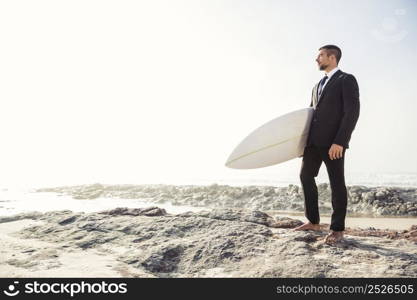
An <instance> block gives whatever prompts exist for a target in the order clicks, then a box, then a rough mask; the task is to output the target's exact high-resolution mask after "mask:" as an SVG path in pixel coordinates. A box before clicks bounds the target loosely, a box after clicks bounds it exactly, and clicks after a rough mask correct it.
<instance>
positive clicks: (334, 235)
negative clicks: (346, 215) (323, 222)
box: [324, 230, 343, 245]
mask: <svg viewBox="0 0 417 300" xmlns="http://www.w3.org/2000/svg"><path fill="white" fill-rule="evenodd" d="M341 240H343V231H333V230H332V231H331V232H330V233H329V234H328V235H327V236H326V238H325V240H324V242H325V243H326V244H329V245H334V244H335V243H337V242H340V241H341Z"/></svg>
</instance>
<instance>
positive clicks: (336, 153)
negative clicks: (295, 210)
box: [294, 45, 360, 244]
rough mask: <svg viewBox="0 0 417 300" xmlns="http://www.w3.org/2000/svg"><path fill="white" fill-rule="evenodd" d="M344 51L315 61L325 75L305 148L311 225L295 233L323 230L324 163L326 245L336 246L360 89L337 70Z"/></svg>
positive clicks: (326, 52)
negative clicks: (319, 180)
mask: <svg viewBox="0 0 417 300" xmlns="http://www.w3.org/2000/svg"><path fill="white" fill-rule="evenodd" d="M341 57H342V51H341V50H340V48H339V47H337V46H335V45H326V46H323V47H321V48H320V49H319V53H318V56H317V58H316V62H317V64H318V67H319V69H320V70H322V71H324V72H325V76H324V78H323V79H322V80H320V82H319V83H317V84H316V85H315V86H314V88H313V92H312V97H311V104H310V107H313V108H314V112H313V118H312V121H311V126H310V132H309V135H308V138H307V145H306V147H305V148H304V154H303V161H302V166H301V171H300V180H301V185H302V188H303V192H304V200H305V202H304V205H305V215H306V218H307V219H308V222H307V223H305V224H303V225H301V226H299V227H297V228H295V229H294V230H320V225H319V223H320V215H319V207H318V192H317V186H316V182H315V180H314V177H316V176H317V175H318V173H319V169H320V166H321V164H322V162H324V163H325V165H326V168H327V173H328V175H329V181H330V187H331V191H332V208H333V213H332V217H331V224H330V233H329V234H328V235H327V236H326V239H325V242H326V243H328V244H334V243H336V242H338V241H340V240H342V239H343V231H344V230H345V217H346V207H347V190H346V185H345V175H344V155H345V152H346V149H347V148H349V141H350V138H351V135H352V131H353V130H354V128H355V125H356V122H357V120H358V118H359V107H360V105H359V87H358V83H357V82H356V79H355V77H354V76H353V75H351V74H348V73H345V72H342V71H341V70H340V69H339V68H338V64H339V61H340V58H341Z"/></svg>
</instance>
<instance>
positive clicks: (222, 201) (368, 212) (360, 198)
mask: <svg viewBox="0 0 417 300" xmlns="http://www.w3.org/2000/svg"><path fill="white" fill-rule="evenodd" d="M347 190H348V213H349V214H351V215H358V216H417V189H416V188H401V187H366V186H348V187H347ZM37 191H38V192H55V193H60V194H65V195H71V196H72V197H73V198H75V199H80V200H82V199H95V198H99V197H115V198H127V199H144V200H147V201H149V203H150V204H156V205H157V204H160V203H172V204H173V205H188V206H195V207H208V208H246V209H258V210H263V211H269V210H279V211H301V212H302V211H304V196H303V191H302V188H301V187H300V186H297V185H289V186H288V187H273V186H242V187H234V186H228V185H218V184H212V185H208V186H194V185H184V186H176V185H162V184H156V185H103V184H92V185H80V186H64V187H55V188H43V189H38V190H37ZM318 192H319V202H320V203H319V206H320V213H330V212H331V200H330V199H331V190H330V186H329V185H328V184H327V183H322V184H319V185H318Z"/></svg>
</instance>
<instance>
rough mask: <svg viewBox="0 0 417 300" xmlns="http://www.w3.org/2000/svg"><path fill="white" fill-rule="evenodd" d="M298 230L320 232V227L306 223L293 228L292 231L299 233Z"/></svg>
mask: <svg viewBox="0 0 417 300" xmlns="http://www.w3.org/2000/svg"><path fill="white" fill-rule="evenodd" d="M299 230H320V225H319V224H313V223H310V222H308V223H304V224H303V225H300V226H298V227H295V228H293V231H299Z"/></svg>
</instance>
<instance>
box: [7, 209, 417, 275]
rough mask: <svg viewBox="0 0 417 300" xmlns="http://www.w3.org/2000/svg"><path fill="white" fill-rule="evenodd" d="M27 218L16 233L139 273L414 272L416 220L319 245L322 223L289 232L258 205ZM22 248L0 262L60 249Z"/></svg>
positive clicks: (287, 221)
mask: <svg viewBox="0 0 417 300" xmlns="http://www.w3.org/2000/svg"><path fill="white" fill-rule="evenodd" d="M27 217H28V218H34V217H35V215H27ZM13 219H14V218H13V217H11V218H10V220H13ZM35 219H38V220H43V221H44V222H42V224H41V225H38V226H34V227H30V228H26V229H23V230H21V231H20V232H18V233H16V236H18V237H20V238H30V239H38V240H41V241H45V242H53V243H55V244H56V245H57V249H58V250H59V251H71V250H74V249H88V251H102V252H103V253H106V255H108V256H109V255H110V253H111V252H112V251H114V254H113V255H114V257H115V260H117V262H116V261H114V263H111V264H112V265H119V268H125V269H127V268H133V269H134V270H137V273H138V274H143V276H146V277H210V276H213V274H215V275H214V276H217V277H225V276H226V277H277V276H278V277H297V278H298V277H312V278H316V277H415V276H416V271H417V270H416V267H415V266H416V265H417V247H415V246H416V242H417V240H416V239H417V236H416V232H417V225H413V226H412V227H411V228H410V229H409V230H405V231H401V232H397V231H393V230H377V229H372V228H369V229H365V230H363V229H351V228H347V229H346V232H345V233H346V235H345V240H344V241H342V242H340V243H338V244H336V245H335V246H330V245H327V244H324V243H323V239H324V238H325V236H326V234H327V230H326V228H323V230H322V231H297V232H295V231H291V230H288V229H287V228H291V227H295V226H297V225H299V224H300V221H298V220H292V219H291V218H282V217H275V218H273V217H271V216H270V215H268V214H267V213H265V212H263V211H259V210H247V209H230V208H226V209H220V208H218V209H216V210H213V211H200V212H186V213H182V214H176V215H172V214H166V213H165V212H164V211H163V210H162V209H159V208H158V207H155V206H153V207H148V208H146V209H139V208H138V209H136V208H129V209H128V208H116V209H114V210H110V211H105V212H99V213H84V214H80V213H72V212H70V211H58V212H48V213H44V214H40V215H37V217H35ZM64 245H65V246H66V247H64ZM68 246H69V247H68ZM30 249H31V248H27V249H26V250H25V249H23V251H27V252H28V253H27V254H28V255H29V254H30V255H31V256H35V259H34V260H33V259H32V260H30V259H27V258H25V259H23V258H21V257H14V258H12V259H10V260H8V261H7V263H8V264H11V265H14V266H19V267H22V266H23V267H25V268H30V267H37V265H36V264H37V260H36V257H39V259H53V258H54V257H56V256H57V255H58V256H59V255H60V254H61V253H59V252H58V253H57V252H54V253H52V252H51V253H49V252H45V251H47V250H45V251H44V252H43V253H39V254H38V252H39V251H36V252H33V253H32V252H29V251H31V250H30ZM58 250H54V251H58ZM20 254H21V253H20ZM20 254H19V255H20ZM36 255H38V256H36ZM75 263H76V262H75ZM108 263H110V261H109V262H106V264H108ZM33 264H34V265H33ZM50 266H53V263H52V264H51V265H50ZM123 266H124V267H123ZM369 266H372V268H370V267H369ZM80 267H82V266H80ZM215 270H216V272H214V271H215ZM220 270H221V271H220Z"/></svg>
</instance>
